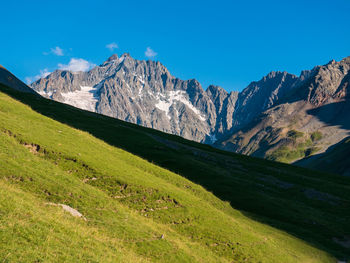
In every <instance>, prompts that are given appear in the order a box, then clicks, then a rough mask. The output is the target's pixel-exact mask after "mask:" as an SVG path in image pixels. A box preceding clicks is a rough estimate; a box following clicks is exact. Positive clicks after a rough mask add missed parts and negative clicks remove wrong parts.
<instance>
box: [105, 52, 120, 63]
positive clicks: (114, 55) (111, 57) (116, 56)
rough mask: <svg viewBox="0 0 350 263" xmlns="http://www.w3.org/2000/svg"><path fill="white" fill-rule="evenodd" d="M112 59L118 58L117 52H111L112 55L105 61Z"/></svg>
mask: <svg viewBox="0 0 350 263" xmlns="http://www.w3.org/2000/svg"><path fill="white" fill-rule="evenodd" d="M113 60H118V55H117V54H113V55H112V56H110V57H109V58H108V59H107V60H106V62H110V61H113Z"/></svg>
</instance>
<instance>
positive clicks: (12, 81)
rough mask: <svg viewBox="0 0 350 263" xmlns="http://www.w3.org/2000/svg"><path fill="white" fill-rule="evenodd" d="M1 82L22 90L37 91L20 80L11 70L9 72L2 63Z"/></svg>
mask: <svg viewBox="0 0 350 263" xmlns="http://www.w3.org/2000/svg"><path fill="white" fill-rule="evenodd" d="M0 83H1V84H3V85H6V86H8V87H11V88H12V89H15V90H19V91H22V92H28V93H33V94H35V92H34V91H33V90H32V89H31V88H30V87H28V86H27V85H26V84H24V83H23V82H22V81H20V80H19V79H18V78H17V77H15V76H14V75H13V74H12V73H11V72H9V71H8V70H7V69H6V68H4V67H3V66H1V65H0Z"/></svg>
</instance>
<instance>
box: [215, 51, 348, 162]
mask: <svg viewBox="0 0 350 263" xmlns="http://www.w3.org/2000/svg"><path fill="white" fill-rule="evenodd" d="M349 69H350V57H347V58H345V59H343V60H341V61H339V62H336V61H334V60H333V61H331V62H330V63H328V64H326V65H324V66H317V67H315V68H313V69H312V70H308V71H303V72H302V73H301V75H300V76H299V77H296V76H293V75H290V74H288V73H270V74H269V75H268V76H267V77H264V78H263V79H262V80H261V81H259V82H256V83H255V82H253V83H252V84H250V85H249V86H248V87H247V88H246V89H245V90H243V91H242V92H241V93H240V94H239V96H238V102H237V103H236V105H237V107H236V108H235V116H236V117H235V118H234V119H235V120H236V124H237V125H239V126H237V125H236V127H238V128H239V129H238V128H236V129H235V130H234V131H232V132H231V133H230V134H228V135H226V137H225V138H223V139H222V140H220V141H218V142H216V146H217V147H220V148H223V149H226V150H230V151H235V152H238V153H243V154H248V155H253V156H258V157H264V158H268V159H271V160H277V161H283V162H293V161H295V160H298V159H302V158H304V157H308V156H310V155H313V154H315V153H322V152H324V151H326V150H327V149H328V148H329V147H330V146H332V145H335V144H337V143H339V142H340V141H342V140H343V139H344V138H346V137H347V136H349V132H350V116H349V114H348V113H349V111H350V101H349V94H350V93H349V91H350V88H349V80H350V73H349ZM234 126H235V125H234Z"/></svg>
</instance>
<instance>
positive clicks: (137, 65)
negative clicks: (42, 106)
mask: <svg viewBox="0 0 350 263" xmlns="http://www.w3.org/2000/svg"><path fill="white" fill-rule="evenodd" d="M31 86H32V88H33V89H34V90H35V91H37V92H38V93H40V94H41V95H43V96H46V97H48V98H51V99H54V100H57V101H60V102H64V103H67V104H71V105H73V106H76V107H79V108H82V109H86V110H90V111H94V112H97V113H101V114H104V115H108V116H111V117H115V118H118V119H122V120H125V121H129V122H132V123H136V124H140V125H143V126H146V127H151V128H155V129H158V130H161V131H165V132H168V133H172V134H176V135H180V136H183V137H185V138H187V139H191V140H195V141H200V142H208V143H210V142H214V141H215V139H216V137H217V136H220V135H221V134H223V133H224V132H226V130H227V129H229V128H231V121H229V123H227V119H229V120H230V119H232V114H233V111H234V102H235V98H236V97H235V96H234V95H230V94H227V92H226V91H224V90H223V89H222V88H219V87H212V88H210V90H211V92H209V91H205V90H203V88H202V87H201V85H200V84H199V82H198V81H196V80H194V79H192V80H186V81H184V80H180V79H178V78H175V77H173V76H172V75H171V74H170V73H169V71H168V70H167V68H166V67H164V66H163V65H162V64H161V63H160V62H156V61H144V60H135V59H133V58H132V57H131V56H130V55H129V54H123V55H122V56H121V57H118V56H117V55H113V56H111V57H110V58H109V59H108V60H107V61H105V62H104V63H103V64H102V65H100V66H96V67H95V68H93V69H92V70H90V71H88V72H69V71H62V70H56V71H54V72H53V73H51V74H50V75H49V76H47V77H46V78H42V79H39V80H38V81H36V82H34V83H33V84H32V85H31ZM208 90H209V89H208ZM215 92H221V93H222V95H221V97H220V98H221V101H220V103H225V105H227V106H225V110H223V109H222V105H217V103H216V102H215V100H216V97H215V95H213V94H214V93H215ZM230 96H231V97H232V98H231V97H230ZM215 103H216V105H215ZM217 107H219V108H220V109H219V110H217V109H216V108H217ZM227 107H229V108H230V109H229V110H228V111H227V110H226V108H227ZM223 114H224V115H225V114H226V115H229V116H228V117H225V118H223V117H222V115H223ZM220 122H222V123H220Z"/></svg>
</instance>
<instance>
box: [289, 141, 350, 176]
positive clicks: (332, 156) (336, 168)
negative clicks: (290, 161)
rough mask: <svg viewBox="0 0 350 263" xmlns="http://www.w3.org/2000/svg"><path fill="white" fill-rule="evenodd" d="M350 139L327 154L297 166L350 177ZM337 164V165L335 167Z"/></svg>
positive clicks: (301, 162)
mask: <svg viewBox="0 0 350 263" xmlns="http://www.w3.org/2000/svg"><path fill="white" fill-rule="evenodd" d="M349 158H350V137H347V138H345V139H344V140H343V141H341V142H340V143H338V144H336V145H334V146H332V147H330V149H329V150H327V151H326V152H325V153H321V154H317V155H315V156H311V157H310V158H307V159H304V160H300V161H298V162H296V165H300V166H305V167H310V168H315V169H320V170H322V171H327V172H332V173H337V174H342V175H346V176H349V175H350V161H349ZM334 164H336V165H334Z"/></svg>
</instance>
